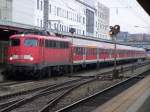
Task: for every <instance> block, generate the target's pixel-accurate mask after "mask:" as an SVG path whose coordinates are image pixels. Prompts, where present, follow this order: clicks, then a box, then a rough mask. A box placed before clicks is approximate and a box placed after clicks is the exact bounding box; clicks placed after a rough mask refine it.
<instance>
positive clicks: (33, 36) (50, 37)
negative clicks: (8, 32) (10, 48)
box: [10, 34, 69, 42]
mask: <svg viewBox="0 0 150 112" xmlns="http://www.w3.org/2000/svg"><path fill="white" fill-rule="evenodd" d="M15 37H17V38H21V37H25V38H37V39H48V40H56V41H68V42H69V40H68V39H67V38H65V37H62V38H61V37H57V36H51V35H50V36H40V35H33V34H16V35H12V36H10V39H11V38H15Z"/></svg>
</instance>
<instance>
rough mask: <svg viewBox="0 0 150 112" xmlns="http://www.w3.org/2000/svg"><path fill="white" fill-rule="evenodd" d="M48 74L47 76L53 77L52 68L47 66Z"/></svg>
mask: <svg viewBox="0 0 150 112" xmlns="http://www.w3.org/2000/svg"><path fill="white" fill-rule="evenodd" d="M46 75H47V77H51V76H52V70H51V68H47V70H46Z"/></svg>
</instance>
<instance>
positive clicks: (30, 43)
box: [24, 39, 38, 47]
mask: <svg viewBox="0 0 150 112" xmlns="http://www.w3.org/2000/svg"><path fill="white" fill-rule="evenodd" d="M24 44H25V46H27V47H31V46H32V47H36V46H37V45H38V40H37V39H26V40H25V42H24Z"/></svg>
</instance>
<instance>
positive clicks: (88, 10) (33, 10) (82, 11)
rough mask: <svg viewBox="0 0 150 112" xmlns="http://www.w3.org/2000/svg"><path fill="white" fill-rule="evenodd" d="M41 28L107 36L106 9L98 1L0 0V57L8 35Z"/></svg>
mask: <svg viewBox="0 0 150 112" xmlns="http://www.w3.org/2000/svg"><path fill="white" fill-rule="evenodd" d="M31 28H35V29H43V28H46V29H47V30H50V31H53V32H56V33H60V34H65V35H66V34H70V33H69V29H70V28H75V35H77V36H81V37H83V38H88V37H90V38H93V39H95V38H96V39H110V38H109V36H108V35H107V32H108V29H109V8H107V7H106V6H104V5H103V4H101V3H99V1H98V0H64V1H62V0H0V54H1V55H2V56H0V58H1V59H0V60H2V58H4V57H6V56H5V55H4V54H5V53H4V52H5V51H6V50H5V48H7V45H8V44H7V43H8V42H7V40H8V39H9V36H10V35H13V34H16V33H18V32H21V31H23V30H25V29H31Z"/></svg>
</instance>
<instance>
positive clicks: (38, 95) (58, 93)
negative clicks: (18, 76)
mask: <svg viewBox="0 0 150 112" xmlns="http://www.w3.org/2000/svg"><path fill="white" fill-rule="evenodd" d="M143 65H145V63H143V64H141V65H137V67H141V66H143ZM130 69H131V67H126V68H125V69H124V70H125V71H128V70H130ZM108 73H112V71H108V72H106V73H103V75H104V74H108ZM98 78H101V79H103V77H102V75H98ZM96 79H97V77H96V78H90V77H87V78H85V77H84V78H81V79H76V80H72V81H67V82H65V83H60V84H54V85H49V86H46V87H42V88H38V89H35V90H31V91H27V92H22V93H19V94H14V95H10V96H9V95H8V96H6V97H3V98H4V99H5V98H6V100H4V102H3V103H0V112H7V111H10V110H12V109H14V112H16V111H17V112H22V111H21V110H24V109H29V108H30V109H31V108H32V107H36V108H38V109H35V110H27V111H29V112H30V111H31V112H34V111H35V112H37V111H39V112H45V111H48V110H49V108H50V107H53V106H54V105H56V104H57V102H58V101H59V100H60V99H61V98H63V96H65V95H66V94H68V93H69V92H71V91H72V90H74V89H75V88H77V87H79V86H81V85H83V84H86V83H88V82H90V81H94V80H96ZM54 93H55V94H54ZM24 94H25V95H24ZM20 95H22V96H20ZM14 96H15V98H13V99H10V100H9V97H14ZM3 98H1V100H2V99H3ZM7 98H8V99H7ZM35 99H37V100H35ZM43 99H45V100H46V102H44V103H43ZM45 100H44V101H45ZM41 101H42V103H40V102H41ZM28 102H29V104H28ZM38 103H39V104H38ZM35 104H38V105H39V106H35ZM43 104H44V105H43ZM28 105H32V107H30V106H28ZM40 105H43V106H42V107H41V106H40ZM18 107H19V108H18ZM20 107H21V108H20ZM12 111H13V110H12Z"/></svg>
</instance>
